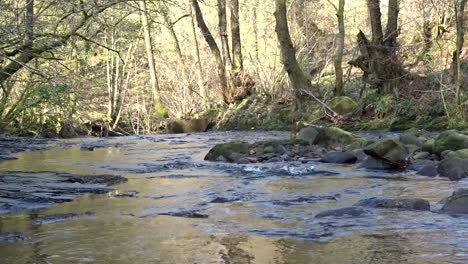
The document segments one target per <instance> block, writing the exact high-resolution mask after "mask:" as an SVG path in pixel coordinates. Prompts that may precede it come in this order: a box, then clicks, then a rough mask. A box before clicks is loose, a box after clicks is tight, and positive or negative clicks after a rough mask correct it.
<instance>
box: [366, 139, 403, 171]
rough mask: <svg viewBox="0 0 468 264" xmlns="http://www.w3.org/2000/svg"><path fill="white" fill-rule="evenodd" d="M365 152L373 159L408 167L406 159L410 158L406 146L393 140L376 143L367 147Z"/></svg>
mask: <svg viewBox="0 0 468 264" xmlns="http://www.w3.org/2000/svg"><path fill="white" fill-rule="evenodd" d="M364 152H365V153H366V154H367V155H369V156H371V157H374V158H377V159H381V160H384V161H386V162H390V163H391V164H395V165H399V166H405V165H406V158H407V156H408V151H407V150H406V148H405V146H404V145H403V144H402V143H401V142H400V141H398V140H397V139H393V138H386V139H382V140H380V141H378V142H375V143H373V144H371V145H369V146H367V147H366V148H365V149H364Z"/></svg>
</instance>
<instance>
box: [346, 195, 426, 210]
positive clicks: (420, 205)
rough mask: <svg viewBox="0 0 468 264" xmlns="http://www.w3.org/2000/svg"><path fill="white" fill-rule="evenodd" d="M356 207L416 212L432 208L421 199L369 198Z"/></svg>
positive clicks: (358, 203)
mask: <svg viewBox="0 0 468 264" xmlns="http://www.w3.org/2000/svg"><path fill="white" fill-rule="evenodd" d="M355 206H363V207H372V208H386V209H401V210H410V211H411V210H416V211H429V210H430V209H431V206H430V204H429V202H428V201H426V200H424V199H419V198H393V199H391V198H376V197H373V198H368V199H364V200H360V201H359V202H357V203H356V204H355Z"/></svg>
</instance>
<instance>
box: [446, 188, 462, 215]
mask: <svg viewBox="0 0 468 264" xmlns="http://www.w3.org/2000/svg"><path fill="white" fill-rule="evenodd" d="M441 211H442V212H445V213H449V214H468V189H458V190H456V191H455V192H453V194H452V196H450V197H448V198H447V199H446V202H445V204H444V206H443V207H442V210H441Z"/></svg>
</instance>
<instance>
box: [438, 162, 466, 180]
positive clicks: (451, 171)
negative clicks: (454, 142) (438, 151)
mask: <svg viewBox="0 0 468 264" xmlns="http://www.w3.org/2000/svg"><path fill="white" fill-rule="evenodd" d="M439 174H440V176H441V177H448V178H449V179H450V180H451V181H458V180H461V179H463V178H465V177H466V176H467V175H468V159H461V158H447V159H444V160H442V161H441V162H440V164H439Z"/></svg>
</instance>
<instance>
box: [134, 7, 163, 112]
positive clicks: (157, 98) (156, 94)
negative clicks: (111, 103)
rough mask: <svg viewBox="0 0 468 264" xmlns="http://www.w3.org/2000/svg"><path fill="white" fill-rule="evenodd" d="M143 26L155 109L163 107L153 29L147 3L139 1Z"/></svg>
mask: <svg viewBox="0 0 468 264" xmlns="http://www.w3.org/2000/svg"><path fill="white" fill-rule="evenodd" d="M138 6H139V8H140V17H141V24H142V26H143V33H144V36H145V47H146V56H147V58H148V65H149V75H150V82H151V94H152V96H153V105H154V107H160V106H161V94H160V89H159V83H158V77H157V73H156V63H155V61H154V51H153V41H152V39H151V29H150V27H151V26H150V23H149V20H148V11H147V9H146V1H139V2H138Z"/></svg>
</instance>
